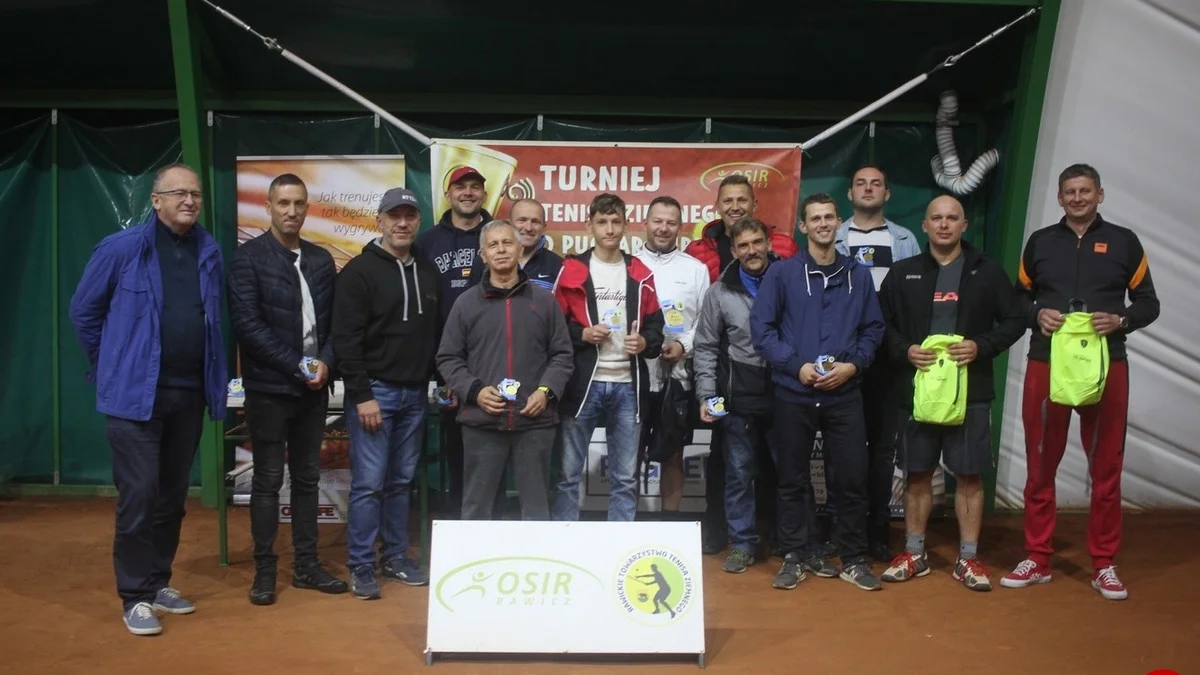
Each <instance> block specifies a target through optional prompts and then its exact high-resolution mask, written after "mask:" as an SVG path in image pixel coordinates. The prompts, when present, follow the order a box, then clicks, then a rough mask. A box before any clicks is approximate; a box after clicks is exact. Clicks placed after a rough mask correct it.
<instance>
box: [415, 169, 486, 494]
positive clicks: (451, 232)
mask: <svg viewBox="0 0 1200 675" xmlns="http://www.w3.org/2000/svg"><path fill="white" fill-rule="evenodd" d="M445 194H446V201H448V202H450V209H449V210H447V211H446V212H445V213H443V214H442V219H441V220H439V221H438V224H437V225H434V226H433V227H432V228H430V229H428V230H425V231H424V232H422V233H421V235H420V236H419V237H417V241H416V244H415V249H416V250H417V251H419V252H420V254H421V255H422V256H424V257H425V258H426V259H427V260H429V262H431V263H433V265H434V266H435V267H437V272H438V278H439V282H440V283H439V290H440V293H441V302H442V304H441V307H440V308H439V314H438V325H439V326H444V325H446V318H447V317H449V316H450V308H452V307H453V306H454V301H455V300H458V297H459V296H460V295H462V294H463V293H466V292H467V289H468V288H471V287H472V286H474V285H475V284H477V283H479V279H480V277H481V276H482V274H481V268H477V267H476V265H475V259H476V257H478V255H479V233H480V231H481V230H482V229H483V224H484V223H487V222H491V220H492V216H491V214H490V213H488V212H487V211H486V210H484V208H483V203H484V202H485V201H487V190H486V189H485V188H484V178H483V174H482V173H480V172H479V171H478V170H477V169H474V168H472V167H469V166H464V167H460V168H458V169H456V170H455V171H454V172H453V173H451V174H450V176H449V178H448V179H447V180H446V185H445ZM457 405H458V401H457V399H455V400H454V402H453V403H451V405H449V406H446V407H444V408H443V410H442V421H441V425H440V426H441V430H442V438H441V441H442V443H441V446H442V453H443V454H444V455H445V457H446V464H447V466H448V467H449V469H450V494H449V497H450V504H449V507H450V510H451V511H452V512H453V513H459V512H460V510H461V509H462V488H463V442H462V425H460V424H459V423H458V421H457V414H458V412H457V410H456V408H457Z"/></svg>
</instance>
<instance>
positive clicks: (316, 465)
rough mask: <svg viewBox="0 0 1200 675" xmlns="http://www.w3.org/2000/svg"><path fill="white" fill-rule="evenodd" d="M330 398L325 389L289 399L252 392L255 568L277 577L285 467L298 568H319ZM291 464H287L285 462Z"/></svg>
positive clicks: (248, 411) (248, 400)
mask: <svg viewBox="0 0 1200 675" xmlns="http://www.w3.org/2000/svg"><path fill="white" fill-rule="evenodd" d="M328 404H329V393H328V391H327V390H325V389H321V390H320V391H309V392H305V393H304V395H302V396H298V397H297V396H286V395H279V394H264V393H261V392H255V391H247V392H246V423H247V425H248V426H249V429H250V443H251V446H252V448H253V453H254V481H253V482H252V483H251V487H250V534H251V536H252V537H253V538H254V566H255V568H257V569H259V570H269V571H271V572H274V571H275V567H276V565H277V563H278V562H279V556H277V555H275V536H276V534H278V532H279V490H280V489H281V488H282V487H283V465H284V462H285V461H286V462H287V466H288V469H289V474H290V476H291V488H292V489H291V497H292V545H293V546H294V547H295V551H296V559H295V563H294V567H295V568H296V569H300V568H302V567H305V566H307V565H311V564H312V563H315V562H317V503H318V501H319V495H318V493H317V484H318V483H319V482H320V480H321V442H322V440H323V439H324V436H325V413H326V411H327V408H328ZM285 458H286V459H285Z"/></svg>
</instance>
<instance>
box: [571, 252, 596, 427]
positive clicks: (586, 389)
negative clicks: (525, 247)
mask: <svg viewBox="0 0 1200 675" xmlns="http://www.w3.org/2000/svg"><path fill="white" fill-rule="evenodd" d="M589 274H590V272H589ZM583 317H584V318H585V319H587V322H588V327H589V328H590V327H591V326H592V312H591V310H589V309H588V301H587V289H586V288H585V289H584V291H583ZM599 367H600V345H596V363H595V364H594V365H593V366H592V374H591V375H590V376H589V377H588V383H587V386H586V387H584V388H583V400H581V401H580V402H579V409H578V410H576V411H575V416H576V417H579V413H581V412H583V406H585V405H587V399H588V394H590V393H591V392H592V382H594V381H595V380H596V370H597V369H598V368H599ZM589 442H590V441H589Z"/></svg>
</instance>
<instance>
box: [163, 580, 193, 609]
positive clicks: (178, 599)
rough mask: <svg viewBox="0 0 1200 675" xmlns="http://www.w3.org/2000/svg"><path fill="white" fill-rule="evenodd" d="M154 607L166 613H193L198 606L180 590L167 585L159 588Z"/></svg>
mask: <svg viewBox="0 0 1200 675" xmlns="http://www.w3.org/2000/svg"><path fill="white" fill-rule="evenodd" d="M154 609H155V610H157V611H159V612H163V613H164V614H191V613H192V612H194V611H196V606H195V605H193V604H192V601H191V600H188V599H187V598H185V597H183V595H182V594H180V592H179V591H177V590H175V589H174V588H171V587H170V586H167V587H166V588H160V589H158V594H157V595H155V596H154Z"/></svg>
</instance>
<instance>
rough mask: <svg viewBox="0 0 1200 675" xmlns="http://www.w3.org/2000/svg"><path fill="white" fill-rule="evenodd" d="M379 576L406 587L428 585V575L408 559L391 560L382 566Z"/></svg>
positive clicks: (415, 562) (413, 561)
mask: <svg viewBox="0 0 1200 675" xmlns="http://www.w3.org/2000/svg"><path fill="white" fill-rule="evenodd" d="M379 574H380V576H382V577H383V578H384V579H391V580H392V581H399V582H400V583H402V584H406V585H408V586H424V585H426V584H428V583H429V575H428V574H426V573H425V572H424V571H423V570H421V566H420V565H418V564H417V561H415V560H409V559H408V558H392V559H391V560H389V561H387V562H385V563H384V564H383V567H382V568H380V570H379Z"/></svg>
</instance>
